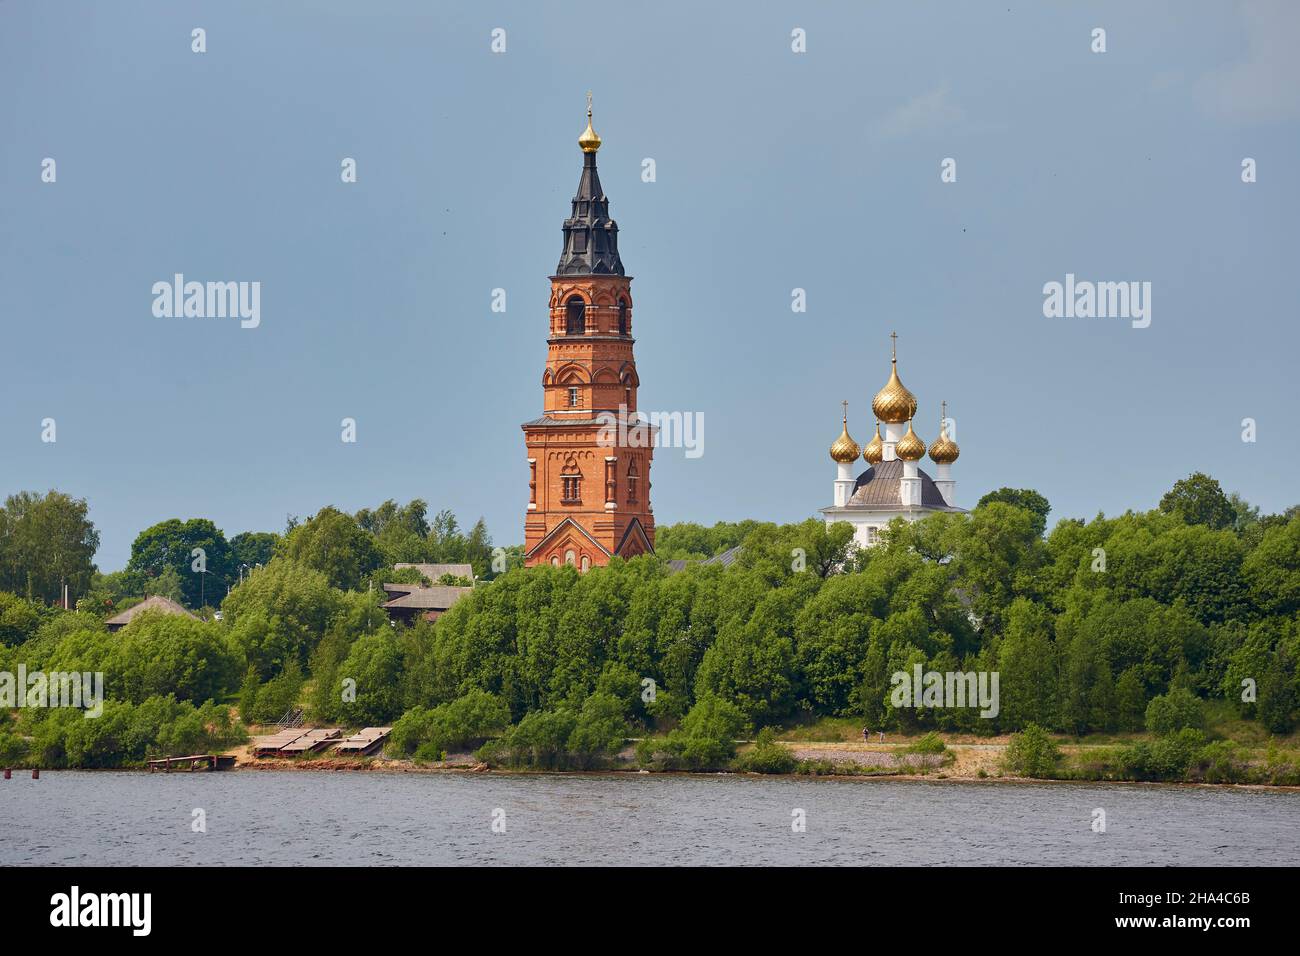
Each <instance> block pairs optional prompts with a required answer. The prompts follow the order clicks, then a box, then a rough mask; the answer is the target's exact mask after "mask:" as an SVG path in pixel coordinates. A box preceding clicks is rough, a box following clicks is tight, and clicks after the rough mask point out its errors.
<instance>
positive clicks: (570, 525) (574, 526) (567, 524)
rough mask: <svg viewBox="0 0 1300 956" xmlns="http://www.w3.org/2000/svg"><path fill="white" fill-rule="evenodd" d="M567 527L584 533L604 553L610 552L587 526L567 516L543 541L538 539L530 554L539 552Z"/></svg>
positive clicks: (581, 533)
mask: <svg viewBox="0 0 1300 956" xmlns="http://www.w3.org/2000/svg"><path fill="white" fill-rule="evenodd" d="M565 528H572V529H574V530H575V531H577V532H578V533H579V534H580V535H582V536H583V537H584V538H586V539H587V540H588V541H590V542H591V544H592V546H593V547H596V548H599V549H600V550H601V552H602V553H604V554H609V553H610V551H609V549H608V548H607V547H605V546H604V545H603V544H601V543H600V542H599V541H597V540H596V539H595V538H593V537H592V536H591V535H590V534H589V533H588V532H587V529H586V528H584V527H583V526H582V525H580V524H578V522H576V521H574V520H573V519H572V518H565V519H564V520H563V521H561V522H560V523H559V524H557V525H556V526H555V527H554V528H552V529H551V531H550V533H549V534H548V535H547V536H546V537H544V538H543V539H542V540H541V541H538V542H537V544H535V545H533V549H532V550H531V551H529V552H528V553H529V554H530V555H532V554H537V552H539V551H541V550H542V549H543V548H545V547H548V545H549V542H551V541H553V540H554V539H555V538H557V537H559V535H560V532H562V531H563V530H564V529H565Z"/></svg>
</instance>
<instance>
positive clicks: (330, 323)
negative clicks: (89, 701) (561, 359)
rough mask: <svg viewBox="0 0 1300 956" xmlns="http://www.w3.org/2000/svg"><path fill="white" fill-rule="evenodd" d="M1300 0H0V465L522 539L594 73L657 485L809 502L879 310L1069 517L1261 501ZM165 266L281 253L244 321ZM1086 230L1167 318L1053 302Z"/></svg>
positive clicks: (158, 506)
mask: <svg viewBox="0 0 1300 956" xmlns="http://www.w3.org/2000/svg"><path fill="white" fill-rule="evenodd" d="M1298 10H1300V7H1296V6H1291V5H1286V4H1280V3H1269V4H1243V5H1238V4H1228V3H1168V4H1163V3H1143V4H1126V3H1087V4H1071V3H1047V4H1041V3H1024V2H1014V3H1008V2H1003V3H961V4H956V3H943V4H941V3H860V4H859V3H855V4H847V3H825V4H815V5H809V4H801V3H746V4H743V5H742V4H739V3H735V4H719V5H716V6H713V5H710V6H705V5H701V4H695V3H673V2H667V3H657V4H653V5H644V4H601V5H596V6H593V5H591V4H583V3H559V2H549V3H524V2H520V3H491V2H487V3H475V4H462V3H451V2H446V3H423V2H422V3H414V2H412V3H396V2H375V3H365V4H357V3H325V2H321V3H312V4H307V3H288V2H286V3H275V4H265V3H254V2H224V3H219V4H218V3H172V2H139V3H130V4H119V3H113V4H109V3H98V4H92V3H76V2H68V3H59V4H45V3H35V2H20V0H0V89H3V90H4V91H5V93H4V95H3V96H0V129H3V130H4V131H5V132H4V135H3V136H0V290H3V304H2V306H0V309H2V312H0V314H2V315H3V330H2V332H3V334H2V335H0V356H2V361H3V365H2V374H0V493H3V494H9V493H12V492H15V491H18V490H21V489H34V490H45V489H47V488H51V487H54V488H59V489H61V490H63V491H66V492H68V493H71V494H74V495H77V496H79V497H85V498H87V499H88V500H89V502H90V505H91V516H92V518H93V520H94V521H95V523H96V525H97V527H98V528H99V529H100V532H101V535H102V546H101V550H100V552H99V555H98V561H99V564H100V566H101V568H102V569H105V570H111V569H115V568H118V567H120V566H122V565H123V564H124V563H125V561H126V559H127V557H128V555H129V551H130V544H131V541H132V539H133V538H134V536H135V535H136V533H138V532H139V531H140V530H141V529H143V528H145V527H147V526H148V525H150V524H152V523H154V522H156V521H160V520H163V519H165V518H170V517H179V518H188V517H196V516H198V517H209V518H212V519H213V520H214V521H216V522H217V524H218V525H219V526H221V527H222V528H224V529H225V531H226V533H227V534H228V535H233V534H235V533H237V532H240V531H245V530H281V529H282V528H283V525H284V520H285V516H286V515H287V514H297V515H303V516H305V515H309V514H312V513H314V512H315V511H316V510H317V509H319V508H320V507H321V506H323V505H326V504H333V505H336V506H337V507H340V508H344V509H347V510H356V509H358V508H361V507H367V506H374V505H376V504H378V503H379V502H381V501H383V500H384V499H386V498H394V499H397V500H399V501H405V500H407V499H410V498H412V497H421V498H424V499H426V500H427V501H428V502H429V503H430V506H431V508H433V509H435V510H436V509H440V508H451V509H453V510H454V511H455V512H456V513H457V514H458V515H459V516H460V517H461V519H462V521H463V522H465V523H466V524H468V523H470V522H472V521H473V520H474V519H476V518H477V517H479V516H480V515H481V516H483V517H485V518H486V519H487V522H488V525H489V528H490V530H491V532H492V535H493V538H494V539H495V541H496V542H497V543H498V544H510V543H517V542H519V541H521V540H522V538H523V516H524V505H525V503H526V501H527V466H526V463H525V454H524V446H523V436H522V434H521V432H520V430H519V424H520V423H521V422H523V421H526V420H528V419H530V418H534V417H536V416H537V415H538V414H539V413H540V410H541V401H542V395H541V386H540V377H541V371H542V368H543V365H544V361H545V355H546V346H545V334H546V333H545V329H546V324H547V314H546V303H547V295H548V289H549V285H548V276H549V275H550V274H551V272H552V271H553V269H554V268H555V264H556V261H557V259H558V256H559V251H560V224H561V221H562V220H563V218H564V217H565V215H567V211H568V200H569V198H570V197H571V196H572V194H573V191H574V187H575V186H576V184H577V180H578V174H579V170H580V167H581V155H580V153H579V151H578V149H577V146H576V143H575V140H576V137H577V135H578V133H579V132H581V130H582V127H583V124H584V120H585V118H584V109H585V93H586V91H587V90H588V89H591V90H593V91H594V95H595V111H596V113H595V125H596V128H597V130H598V131H599V132H600V134H601V136H602V137H603V138H604V147H603V148H602V150H601V151H600V154H599V162H600V170H601V177H602V181H603V183H604V186H605V189H606V192H607V193H608V194H609V196H610V199H611V204H612V213H613V215H614V216H615V218H616V219H617V220H618V222H619V226H620V230H621V231H620V247H621V251H622V256H623V261H624V263H625V265H626V267H627V271H628V273H629V274H630V275H633V276H635V277H636V278H635V281H634V283H633V287H632V288H633V293H634V295H635V297H636V300H635V301H636V308H635V324H636V334H637V346H636V348H637V362H638V369H639V371H640V376H641V382H642V388H641V393H640V400H641V407H642V408H643V409H645V410H665V411H671V410H680V411H686V412H701V413H703V415H704V420H705V436H704V437H705V446H704V454H703V455H702V456H701V457H699V458H687V457H686V456H685V455H684V453H683V451H682V450H680V449H676V450H673V449H662V450H660V451H659V452H658V453H657V454H656V458H655V465H654V474H653V481H654V489H653V500H654V505H655V514H656V519H657V521H658V522H659V523H661V524H664V523H670V522H674V521H681V520H692V521H700V522H706V523H711V522H713V521H717V520H724V519H725V520H734V519H740V518H746V517H755V518H765V519H772V520H780V521H790V520H798V519H801V518H804V517H807V516H808V515H810V514H812V513H814V512H815V510H816V509H817V508H819V507H822V506H824V505H826V504H828V503H829V501H830V497H831V481H832V480H833V478H834V465H833V463H832V462H831V461H830V459H829V458H828V456H827V447H828V446H829V444H830V443H831V441H832V440H833V439H834V438H835V437H836V435H837V434H838V431H839V413H840V405H839V403H840V400H841V399H848V400H849V401H850V403H851V404H850V408H849V414H850V419H849V423H850V431H851V432H852V433H853V434H854V435H855V437H857V438H858V439H859V441H863V442H864V441H865V440H866V438H867V437H868V435H869V433H870V419H869V415H870V412H869V404H870V401H871V397H872V395H873V394H874V393H875V392H876V390H877V389H879V388H880V387H881V385H883V384H884V382H885V380H886V377H887V374H888V366H889V352H888V346H889V339H888V334H889V332H890V330H891V329H897V331H898V333H899V360H900V371H901V374H902V377H903V381H904V382H905V383H906V384H907V385H908V386H909V387H910V388H911V389H912V390H913V391H914V392H915V393H916V394H917V396H918V398H919V400H920V410H919V412H918V421H917V430H918V432H919V433H920V435H921V437H922V438H925V439H927V440H930V439H933V438H934V437H935V433H936V431H937V428H936V424H935V422H936V420H937V418H938V407H939V401H940V400H941V399H947V400H948V402H949V403H950V404H949V409H950V413H951V415H952V416H953V417H954V418H955V419H956V421H957V438H958V440H959V442H960V444H961V448H962V456H961V460H960V461H959V462H958V463H957V465H956V466H954V477H956V478H957V480H958V485H957V495H958V499H959V502H960V503H963V504H966V505H967V506H971V505H973V504H974V502H975V501H976V500H977V499H978V497H979V496H980V495H981V494H983V493H984V492H985V491H987V490H990V489H992V488H996V487H999V486H1002V485H1011V486H1016V487H1032V488H1036V489H1038V490H1039V491H1041V492H1042V493H1043V494H1045V495H1047V497H1048V498H1049V499H1050V500H1051V502H1052V504H1053V506H1054V512H1053V515H1052V520H1053V521H1054V520H1056V519H1058V518H1060V517H1065V516H1082V517H1090V516H1092V515H1094V514H1096V513H1097V512H1098V511H1104V512H1107V513H1116V512H1121V511H1123V510H1125V509H1126V508H1130V507H1132V508H1149V507H1152V506H1154V504H1155V503H1156V502H1157V501H1158V500H1159V497H1160V495H1161V494H1162V493H1163V492H1164V491H1165V490H1166V489H1167V488H1168V487H1169V486H1170V485H1171V484H1172V483H1173V482H1174V481H1175V480H1177V479H1178V478H1180V477H1183V476H1185V475H1187V474H1188V473H1190V472H1191V471H1193V470H1204V471H1208V472H1209V473H1211V474H1213V475H1214V476H1215V477H1217V478H1219V479H1220V480H1221V481H1222V482H1223V484H1224V486H1225V487H1226V488H1227V489H1229V490H1236V491H1239V492H1241V493H1242V494H1243V495H1244V496H1245V497H1246V498H1247V499H1249V500H1250V501H1252V502H1254V503H1257V504H1259V505H1261V506H1263V508H1264V509H1265V510H1279V509H1281V508H1284V507H1286V506H1288V505H1291V504H1294V503H1296V500H1297V498H1298V497H1300V496H1298V495H1297V494H1296V491H1295V477H1294V476H1295V474H1296V473H1297V470H1298V466H1300V451H1298V450H1297V449H1298V448H1300V442H1297V437H1298V436H1297V424H1296V417H1295V414H1294V411H1293V406H1294V403H1295V397H1296V387H1295V367H1296V355H1297V353H1298V352H1300V331H1298V329H1297V322H1296V318H1297V305H1296V295H1295V290H1294V284H1295V282H1294V275H1295V272H1296V269H1295V262H1294V259H1295V255H1296V250H1297V243H1296V237H1295V230H1296V228H1297V225H1296V224H1297V222H1300V190H1298V189H1297V177H1298V176H1300V149H1298V147H1300V137H1298V136H1297V132H1298V128H1300V127H1298V125H1297V123H1298V120H1300V67H1298V66H1297V60H1298V59H1300V58H1296V57H1294V56H1293V55H1291V53H1290V52H1289V51H1290V50H1292V49H1294V47H1295V44H1296V43H1297V41H1300V13H1298V12H1297V11H1298ZM195 27H202V28H204V29H205V30H206V32H207V52H206V53H203V54H196V53H193V52H191V49H190V46H191V30H192V29H193V28H195ZM497 27H500V28H503V29H505V31H506V52H505V53H504V54H494V53H492V52H491V50H490V43H491V32H492V30H493V29H494V28H497ZM1095 27H1102V28H1104V29H1105V30H1106V31H1107V34H1106V39H1107V52H1105V53H1104V54H1099V53H1093V52H1091V50H1090V44H1091V42H1092V41H1091V33H1092V30H1093V28H1095ZM795 28H801V29H803V30H805V31H806V35H807V52H806V53H803V54H796V53H793V52H792V51H791V38H790V35H791V31H792V30H793V29H795ZM46 157H51V158H54V159H55V161H56V163H57V182H55V183H53V184H49V183H42V182H41V162H42V160H43V159H44V158H46ZM344 157H353V158H355V159H356V160H357V163H358V182H357V183H355V184H346V185H345V184H343V183H342V182H341V181H340V175H339V173H340V162H341V160H342V159H343V158H344ZM647 157H650V158H653V159H654V160H655V163H656V171H657V181H656V182H653V183H645V182H642V180H641V169H642V160H643V159H644V158H647ZM946 157H952V158H954V159H956V161H957V182H955V183H947V184H945V183H941V182H940V176H939V172H940V162H941V161H942V160H943V159H944V158H946ZM1244 157H1252V158H1254V159H1255V160H1256V162H1257V164H1258V182H1256V183H1253V184H1249V185H1247V184H1243V183H1242V182H1241V175H1240V173H1241V161H1242V159H1243V158H1244ZM176 272H182V273H184V274H185V275H186V277H187V278H190V279H197V280H200V281H207V280H213V281H225V280H233V281H241V280H242V281H260V282H261V284H262V302H261V310H262V320H261V325H260V327H258V328H256V329H241V328H240V327H239V324H238V322H237V321H234V320H222V319H211V320H199V319H183V318H173V319H165V318H155V317H154V315H153V314H152V310H151V306H152V301H153V297H152V294H151V291H150V290H151V287H152V285H153V283H154V282H156V281H160V280H163V281H169V280H170V279H171V276H172V275H173V273H176ZM1067 273H1074V274H1075V275H1076V276H1078V277H1079V278H1080V279H1093V280H1101V281H1149V282H1151V283H1152V289H1153V291H1152V322H1151V325H1150V327H1148V328H1145V329H1134V328H1132V327H1131V325H1130V324H1129V323H1128V322H1127V321H1124V320H1122V319H1065V318H1053V319H1049V318H1045V317H1044V315H1043V310H1042V305H1043V293H1042V287H1043V285H1044V283H1046V282H1050V281H1053V280H1055V281H1063V280H1064V277H1065V275H1066V274H1067ZM796 287H799V288H804V289H806V290H807V300H808V311H807V312H806V313H802V314H796V313H793V312H792V311H791V308H790V301H791V290H792V289H794V288H796ZM494 288H504V289H505V290H506V292H507V311H506V312H505V313H504V314H500V313H493V312H492V311H491V310H490V303H491V293H492V290H493V289H494ZM47 417H48V418H54V419H55V420H56V422H57V442H55V443H53V444H49V443H43V442H42V441H41V421H42V419H45V418H47ZM345 417H351V418H355V419H356V421H357V433H358V440H357V442H356V443H355V444H344V443H343V442H341V441H340V437H339V436H340V421H341V419H343V418H345ZM1246 417H1251V418H1254V419H1256V421H1257V422H1258V440H1257V441H1256V442H1254V443H1244V442H1242V440H1241V420H1242V419H1243V418H1246Z"/></svg>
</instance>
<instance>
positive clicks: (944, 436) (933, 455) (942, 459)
mask: <svg viewBox="0 0 1300 956" xmlns="http://www.w3.org/2000/svg"><path fill="white" fill-rule="evenodd" d="M943 409H944V411H943V417H941V418H940V419H939V437H938V438H936V439H935V440H934V444H933V445H931V446H930V460H931V461H933V462H934V463H935V464H936V465H951V464H952V463H953V462H954V461H956V460H957V456H958V455H960V454H961V449H960V448H958V447H957V443H956V442H955V441H953V440H952V439H951V438H949V437H948V403H947V402H944V403H943Z"/></svg>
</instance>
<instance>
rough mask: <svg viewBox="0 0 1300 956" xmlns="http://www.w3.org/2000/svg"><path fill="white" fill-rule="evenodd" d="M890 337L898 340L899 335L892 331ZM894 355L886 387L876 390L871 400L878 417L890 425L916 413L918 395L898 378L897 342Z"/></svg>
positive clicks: (908, 419) (900, 422) (904, 420)
mask: <svg viewBox="0 0 1300 956" xmlns="http://www.w3.org/2000/svg"><path fill="white" fill-rule="evenodd" d="M889 337H890V338H891V339H894V340H897V339H898V336H897V335H896V334H895V333H893V332H890V333H889ZM891 352H892V356H891V358H890V361H889V381H888V382H886V383H885V387H884V388H882V389H881V390H880V391H878V392H876V397H875V398H873V399H872V400H871V410H872V411H873V412H875V413H876V418H878V419H880V420H881V421H882V422H885V423H886V424H889V425H901V424H903V422H906V421H910V420H911V419H912V417H913V416H915V415H916V396H915V395H913V394H912V393H911V392H909V391H908V390H907V387H906V386H905V385H903V383H902V382H901V381H899V378H898V350H897V347H896V343H895V345H894V346H891Z"/></svg>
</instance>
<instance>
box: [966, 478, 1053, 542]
mask: <svg viewBox="0 0 1300 956" xmlns="http://www.w3.org/2000/svg"><path fill="white" fill-rule="evenodd" d="M994 501H1000V502H1002V503H1003V504H1007V505H1011V506H1012V507H1013V508H1020V509H1022V510H1024V511H1028V512H1029V513H1030V514H1031V515H1033V516H1034V521H1033V528H1034V533H1035V534H1036V535H1037V536H1039V537H1041V536H1042V534H1043V532H1044V531H1046V530H1047V516H1048V515H1049V514H1051V512H1052V505H1051V503H1050V502H1048V500H1047V499H1046V498H1044V497H1043V496H1042V495H1040V494H1039V493H1038V492H1036V491H1034V490H1033V489H1032V488H999V489H998V490H997V491H990V492H989V493H988V494H986V495H985V496H984V497H983V498H981V499H980V500H979V502H978V503H976V505H975V507H976V508H982V507H983V506H984V505H987V504H989V503H990V502H994Z"/></svg>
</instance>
